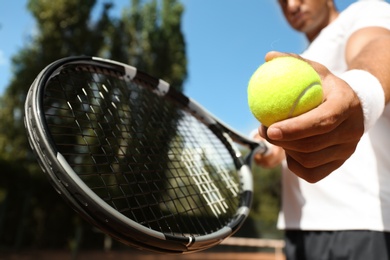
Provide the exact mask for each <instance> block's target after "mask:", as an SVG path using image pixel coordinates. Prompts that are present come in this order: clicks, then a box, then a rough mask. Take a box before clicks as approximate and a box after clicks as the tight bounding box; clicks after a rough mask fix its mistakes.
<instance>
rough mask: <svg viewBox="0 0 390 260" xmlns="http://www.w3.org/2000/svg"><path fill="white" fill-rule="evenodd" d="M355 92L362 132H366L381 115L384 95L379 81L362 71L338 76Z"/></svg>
mask: <svg viewBox="0 0 390 260" xmlns="http://www.w3.org/2000/svg"><path fill="white" fill-rule="evenodd" d="M339 77H340V78H341V79H342V80H344V81H345V82H346V83H348V85H349V86H350V87H351V88H352V89H353V90H354V91H355V93H356V95H357V96H358V98H359V100H360V103H361V106H362V109H363V115H364V132H367V131H368V130H369V129H370V128H371V127H372V126H373V125H374V124H375V122H376V121H377V120H378V119H379V117H380V116H381V115H382V113H383V110H384V108H385V94H384V92H383V88H382V85H381V84H380V82H379V80H378V79H377V78H376V77H375V76H373V75H372V74H371V73H369V72H367V71H364V70H357V69H355V70H348V71H346V72H344V73H343V74H341V75H340V76H339Z"/></svg>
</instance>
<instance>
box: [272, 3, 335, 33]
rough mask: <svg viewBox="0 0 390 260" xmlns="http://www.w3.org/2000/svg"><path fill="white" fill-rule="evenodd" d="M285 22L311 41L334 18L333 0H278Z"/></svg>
mask: <svg viewBox="0 0 390 260" xmlns="http://www.w3.org/2000/svg"><path fill="white" fill-rule="evenodd" d="M278 1H279V5H280V7H281V9H282V11H283V14H284V16H285V18H286V20H287V22H288V23H289V24H290V25H291V27H292V28H294V29H295V30H297V31H300V32H303V33H304V34H306V36H307V38H308V39H309V40H310V41H312V40H314V38H315V37H316V36H317V35H318V34H319V33H320V32H321V30H322V29H323V28H325V27H326V26H327V25H328V24H330V23H331V22H332V21H333V20H334V19H336V17H337V15H338V13H337V11H336V9H335V6H334V3H333V0H278Z"/></svg>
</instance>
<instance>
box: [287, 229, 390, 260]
mask: <svg viewBox="0 0 390 260" xmlns="http://www.w3.org/2000/svg"><path fill="white" fill-rule="evenodd" d="M285 236H286V237H285V242H286V246H285V254H286V259H287V260H389V259H390V233H389V232H376V231H364V230H362V231H360V230H352V231H332V232H329V231H295V230H288V231H286V233H285Z"/></svg>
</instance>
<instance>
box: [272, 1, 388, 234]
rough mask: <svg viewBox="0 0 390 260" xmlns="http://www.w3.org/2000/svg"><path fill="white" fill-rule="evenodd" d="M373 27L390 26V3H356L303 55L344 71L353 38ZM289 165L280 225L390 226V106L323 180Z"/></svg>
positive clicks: (315, 227)
mask: <svg viewBox="0 0 390 260" xmlns="http://www.w3.org/2000/svg"><path fill="white" fill-rule="evenodd" d="M368 26H380V27H385V28H388V29H390V5H389V4H388V3H386V2H383V1H360V2H357V3H354V4H352V5H351V6H349V7H348V8H347V9H346V10H344V11H343V12H342V13H341V14H340V15H339V17H338V18H337V19H336V20H335V21H334V22H332V23H331V24H330V25H329V26H328V27H326V28H325V29H324V30H322V32H321V33H320V35H319V36H318V37H317V38H316V39H315V40H314V41H313V42H312V43H311V45H310V46H309V48H308V49H307V50H306V51H305V52H304V53H303V54H302V56H303V57H305V58H307V59H310V60H314V61H317V62H319V63H322V64H323V65H325V66H326V67H328V69H330V70H331V71H332V72H333V73H334V74H336V75H338V74H341V73H343V72H345V71H346V70H347V65H346V63H345V61H344V59H343V57H344V54H345V53H344V52H345V51H344V49H345V45H346V41H347V39H348V37H349V36H350V35H351V34H352V33H353V32H355V31H356V30H358V29H360V28H363V27H368ZM389 48H390V46H389ZM389 73H390V68H389ZM284 166H285V167H283V168H284V171H283V174H282V187H283V192H282V210H281V213H280V215H279V220H278V227H279V228H281V229H300V230H352V229H354V230H357V229H364V230H377V231H390V105H387V106H386V107H385V111H384V113H383V115H382V116H381V117H380V118H379V119H378V121H377V122H376V124H375V125H374V126H373V127H372V128H371V129H370V130H368V132H367V133H366V134H364V135H363V137H362V139H361V140H360V142H359V144H358V146H357V149H356V151H355V153H354V154H353V155H352V156H351V157H350V158H349V159H348V160H347V161H346V162H345V163H344V164H343V165H342V166H341V167H340V168H339V169H337V170H335V171H334V172H333V173H331V174H330V175H329V176H327V177H326V178H324V179H323V180H321V181H319V182H317V183H315V184H310V183H308V182H306V181H305V180H303V179H300V178H298V177H297V176H296V175H295V174H293V173H292V172H290V171H289V170H288V169H287V167H286V165H284Z"/></svg>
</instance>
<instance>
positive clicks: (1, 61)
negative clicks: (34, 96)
mask: <svg viewBox="0 0 390 260" xmlns="http://www.w3.org/2000/svg"><path fill="white" fill-rule="evenodd" d="M99 2H102V0H99ZM112 2H114V4H116V6H117V8H115V9H114V10H113V11H112V15H119V14H120V7H121V6H123V5H127V6H128V5H129V3H130V0H113V1H112ZM353 2H355V0H336V5H337V6H338V8H339V10H343V9H344V8H345V7H347V6H348V5H350V4H351V3H353ZM182 3H183V4H184V7H185V13H184V15H183V21H182V24H183V32H184V35H185V39H186V44H187V45H186V46H187V58H188V72H189V76H188V79H187V81H186V83H185V86H184V88H185V94H187V95H188V96H190V97H191V98H193V99H195V100H196V101H197V102H198V103H200V104H201V105H202V106H203V107H205V108H206V109H207V110H209V111H210V112H211V113H212V114H214V115H215V116H217V117H218V118H220V119H222V121H224V122H225V123H227V124H229V125H230V126H232V127H233V128H234V129H236V130H238V131H240V132H243V133H244V134H248V133H249V132H250V131H251V130H252V129H254V128H256V127H258V125H259V124H258V122H257V121H256V120H255V118H254V117H253V116H252V114H251V113H250V111H249V108H248V105H247V84H248V80H249V78H250V76H251V75H252V73H253V72H254V71H255V70H256V69H257V67H258V66H259V65H261V64H262V63H263V62H264V55H265V54H266V53H267V52H268V51H271V50H277V51H284V52H294V53H300V52H302V51H303V50H304V49H305V46H306V40H305V38H304V37H303V36H302V35H300V34H298V33H296V32H294V31H292V30H291V29H290V28H289V26H288V25H287V23H286V22H285V21H284V18H283V17H282V14H281V12H280V10H279V7H278V5H277V1H276V0H182ZM26 4H27V1H26V0H17V1H0V39H1V41H0V94H1V93H3V91H4V89H5V87H6V86H7V85H8V84H9V81H10V79H11V78H12V68H11V62H10V59H11V58H12V56H13V55H15V54H16V53H17V52H18V50H20V49H21V48H22V47H23V46H25V44H27V43H28V41H29V38H30V37H31V35H32V34H33V31H34V20H33V18H32V17H31V15H30V14H29V12H28V11H27V9H26Z"/></svg>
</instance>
